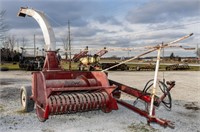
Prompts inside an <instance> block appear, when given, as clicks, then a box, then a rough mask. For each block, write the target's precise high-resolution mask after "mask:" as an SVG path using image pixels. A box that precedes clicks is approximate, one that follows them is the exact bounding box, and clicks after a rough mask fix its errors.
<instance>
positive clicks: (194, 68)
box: [0, 62, 200, 71]
mask: <svg viewBox="0 0 200 132" xmlns="http://www.w3.org/2000/svg"><path fill="white" fill-rule="evenodd" d="M127 65H128V66H129V67H130V69H131V70H132V71H135V69H136V67H137V66H138V65H139V66H145V65H146V64H127ZM61 66H62V68H64V69H66V70H67V69H69V63H66V62H62V63H61ZM0 68H8V69H9V70H20V69H19V65H18V63H16V64H13V63H4V64H0ZM165 68H166V65H160V68H159V70H161V71H163V70H165ZM71 69H72V70H78V63H72V65H71ZM188 71H200V67H199V66H190V69H188Z"/></svg>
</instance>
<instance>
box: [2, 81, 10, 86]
mask: <svg viewBox="0 0 200 132" xmlns="http://www.w3.org/2000/svg"><path fill="white" fill-rule="evenodd" d="M10 84H12V83H10V82H2V81H1V82H0V85H10Z"/></svg>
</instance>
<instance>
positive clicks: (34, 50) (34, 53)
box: [33, 34, 36, 57]
mask: <svg viewBox="0 0 200 132" xmlns="http://www.w3.org/2000/svg"><path fill="white" fill-rule="evenodd" d="M33 44H34V57H36V46H35V34H34V37H33Z"/></svg>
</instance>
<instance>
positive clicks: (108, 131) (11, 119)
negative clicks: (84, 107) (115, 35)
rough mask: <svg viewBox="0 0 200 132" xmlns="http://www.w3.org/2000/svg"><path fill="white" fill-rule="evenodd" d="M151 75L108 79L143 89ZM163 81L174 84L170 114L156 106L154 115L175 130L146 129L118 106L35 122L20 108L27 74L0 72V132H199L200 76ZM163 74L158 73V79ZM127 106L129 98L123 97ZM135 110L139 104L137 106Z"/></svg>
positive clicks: (170, 76)
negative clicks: (169, 121)
mask: <svg viewBox="0 0 200 132" xmlns="http://www.w3.org/2000/svg"><path fill="white" fill-rule="evenodd" d="M153 75H154V72H149V71H148V72H142V71H141V72H114V71H111V72H109V78H110V79H113V80H115V81H118V82H121V83H124V84H126V85H130V86H132V87H136V88H138V89H141V90H142V89H143V87H144V85H145V84H146V82H147V81H148V80H150V79H152V77H153ZM164 75H165V79H166V80H175V81H176V86H175V88H174V89H172V91H171V94H172V98H173V102H172V104H173V106H172V110H171V111H168V110H166V109H165V108H164V107H163V106H160V107H159V108H158V110H157V111H156V112H157V113H156V115H158V116H159V117H161V118H164V119H168V120H171V121H173V122H175V129H171V128H163V127H161V126H159V125H157V124H152V125H151V126H148V125H146V119H145V118H144V117H141V116H139V115H138V114H136V113H134V112H132V111H130V110H128V109H126V108H124V107H122V106H120V105H119V110H117V111H112V112H111V113H107V114H106V113H103V112H101V111H90V112H83V113H76V114H68V115H67V114H65V115H55V116H50V118H49V119H48V120H47V121H46V122H44V123H42V122H39V121H38V119H37V116H36V114H35V110H34V111H32V112H30V113H23V112H22V111H21V108H20V96H19V95H20V87H21V86H22V85H30V84H31V72H25V71H7V72H0V81H1V85H0V132H5V131H6V132H8V131H19V132H21V131H23V132H25V131H38V132H54V131H58V132H59V131H69V132H85V131H86V132H118V131H119V132H132V131H133V132H141V131H144V132H148V131H150V132H151V131H159V132H160V131H162V132H169V131H170V132H171V131H172V132H189V131H193V132H200V72H199V71H198V72H197V71H194V72H190V71H170V72H165V73H164ZM162 77H163V73H161V72H160V73H159V78H162ZM123 99H125V100H127V101H129V102H131V101H132V100H133V98H130V97H129V96H126V95H123ZM138 105H139V106H140V105H141V104H138Z"/></svg>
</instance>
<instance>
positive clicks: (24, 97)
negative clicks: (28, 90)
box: [21, 90, 26, 107]
mask: <svg viewBox="0 0 200 132" xmlns="http://www.w3.org/2000/svg"><path fill="white" fill-rule="evenodd" d="M21 103H22V106H23V107H25V106H26V94H25V91H24V90H23V91H22V95H21Z"/></svg>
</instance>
